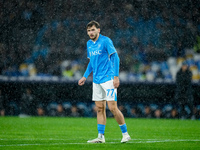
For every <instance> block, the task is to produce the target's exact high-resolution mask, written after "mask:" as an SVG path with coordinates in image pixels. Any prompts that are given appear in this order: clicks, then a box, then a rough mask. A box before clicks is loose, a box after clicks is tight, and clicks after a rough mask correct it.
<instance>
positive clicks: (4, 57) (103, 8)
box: [0, 0, 200, 81]
mask: <svg viewBox="0 0 200 150" xmlns="http://www.w3.org/2000/svg"><path fill="white" fill-rule="evenodd" d="M0 7H1V9H0V20H1V28H0V51H1V59H0V75H2V76H33V77H34V76H62V77H66V78H67V79H75V80H77V79H79V78H80V77H81V75H82V74H83V70H85V67H86V65H87V60H86V41H87V40H88V36H87V34H86V29H85V26H86V24H87V23H88V22H89V21H90V20H97V21H99V22H100V24H101V33H102V34H104V35H106V36H109V37H110V38H111V39H112V40H113V42H114V45H115V46H116V48H117V50H118V53H119V56H120V59H121V68H120V69H121V71H120V78H121V80H122V81H123V80H126V81H127V80H129V81H146V80H147V81H155V80H157V79H159V80H161V81H165V80H167V81H173V80H174V79H175V77H174V76H175V74H176V72H177V70H178V69H179V68H180V65H181V63H182V62H183V61H184V60H187V62H188V64H189V65H190V68H191V70H192V71H193V80H194V81H198V80H199V79H200V74H199V72H200V56H199V53H200V37H199V35H200V34H199V33H200V11H199V8H200V3H198V1H196V0H192V1H188V0H184V1H170V0H165V1H158V0H150V1H148V0H143V1H139V0H138V1H135V0H127V1H122V0H116V1H112V0H108V1H106V3H105V2H104V1H98V0H91V1H88V2H85V1H81V0H76V1H72V0H68V1H65V0H57V1H53V0H34V1H33V0H11V1H5V0H2V1H0Z"/></svg>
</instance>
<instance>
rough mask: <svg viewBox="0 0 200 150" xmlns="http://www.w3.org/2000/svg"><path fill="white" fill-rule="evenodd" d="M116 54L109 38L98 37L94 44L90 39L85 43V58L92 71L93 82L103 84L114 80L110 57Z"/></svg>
mask: <svg viewBox="0 0 200 150" xmlns="http://www.w3.org/2000/svg"><path fill="white" fill-rule="evenodd" d="M113 53H116V49H115V47H114V45H113V42H112V41H111V39H110V38H108V37H106V36H103V35H101V34H100V35H99V38H98V40H97V41H96V42H93V41H92V40H91V39H90V40H89V41H88V42H87V57H88V58H89V59H90V65H91V68H92V71H93V82H94V83H96V84H100V83H104V82H106V81H109V80H111V79H113V78H114V67H113V63H112V62H111V60H110V55H112V54H113Z"/></svg>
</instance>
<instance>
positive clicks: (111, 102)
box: [102, 80, 131, 142]
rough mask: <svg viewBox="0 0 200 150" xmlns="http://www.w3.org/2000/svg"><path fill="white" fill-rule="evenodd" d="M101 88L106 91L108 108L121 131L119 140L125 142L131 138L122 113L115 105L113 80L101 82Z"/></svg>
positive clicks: (115, 95) (115, 97)
mask: <svg viewBox="0 0 200 150" xmlns="http://www.w3.org/2000/svg"><path fill="white" fill-rule="evenodd" d="M102 88H103V89H104V91H105V93H106V100H107V104H108V108H109V110H110V111H111V112H112V114H113V115H114V118H115V119H116V121H117V123H118V124H119V126H120V129H121V131H122V135H123V138H122V141H121V142H127V141H129V140H130V139H131V138H130V136H129V134H128V132H127V126H126V123H125V120H124V115H123V114H122V113H121V111H120V110H119V109H118V106H117V89H115V88H114V86H113V80H110V81H107V82H105V83H103V84H102Z"/></svg>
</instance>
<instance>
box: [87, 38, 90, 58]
mask: <svg viewBox="0 0 200 150" xmlns="http://www.w3.org/2000/svg"><path fill="white" fill-rule="evenodd" d="M88 47H89V44H88V42H87V58H88V59H90V54H89V51H88Z"/></svg>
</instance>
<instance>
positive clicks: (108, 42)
mask: <svg viewBox="0 0 200 150" xmlns="http://www.w3.org/2000/svg"><path fill="white" fill-rule="evenodd" d="M106 49H107V51H108V54H109V55H112V54H113V53H116V52H117V51H116V49H115V47H114V45H113V42H112V40H111V39H110V38H107V39H106Z"/></svg>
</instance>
